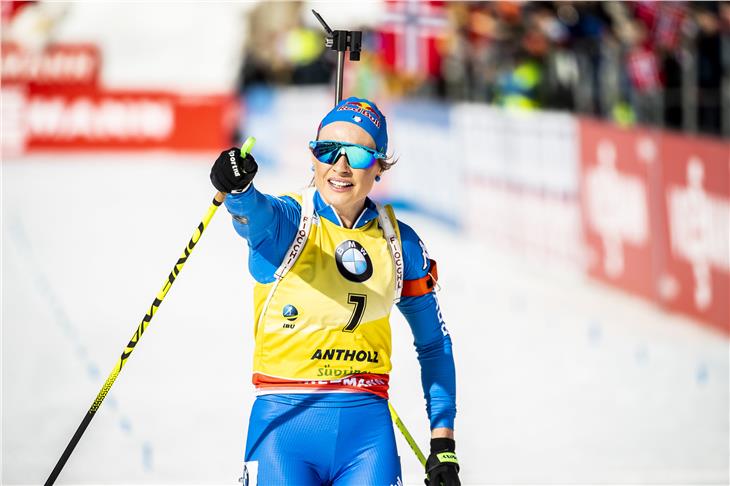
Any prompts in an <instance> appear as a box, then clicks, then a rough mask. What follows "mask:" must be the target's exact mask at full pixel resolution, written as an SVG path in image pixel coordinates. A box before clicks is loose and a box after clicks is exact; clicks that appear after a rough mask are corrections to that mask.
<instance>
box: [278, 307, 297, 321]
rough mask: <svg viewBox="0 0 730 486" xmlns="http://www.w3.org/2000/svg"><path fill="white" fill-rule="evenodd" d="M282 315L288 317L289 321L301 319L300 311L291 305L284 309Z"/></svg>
mask: <svg viewBox="0 0 730 486" xmlns="http://www.w3.org/2000/svg"><path fill="white" fill-rule="evenodd" d="M281 314H282V315H283V316H284V317H286V319H287V320H288V321H293V320H296V318H297V317H299V311H298V310H297V308H296V307H294V306H293V305H291V304H287V305H285V306H284V309H283V310H282V311H281Z"/></svg>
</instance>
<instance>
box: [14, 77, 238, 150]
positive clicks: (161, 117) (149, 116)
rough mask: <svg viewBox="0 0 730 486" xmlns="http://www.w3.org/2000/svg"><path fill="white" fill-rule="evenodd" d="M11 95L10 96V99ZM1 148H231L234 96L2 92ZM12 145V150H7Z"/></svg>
mask: <svg viewBox="0 0 730 486" xmlns="http://www.w3.org/2000/svg"><path fill="white" fill-rule="evenodd" d="M6 95H7V96H6ZM4 97H6V98H7V99H8V101H9V103H7V104H6V106H4V107H3V120H4V122H5V125H6V127H5V128H6V130H7V131H6V134H7V135H9V136H8V137H5V139H4V140H3V142H4V145H5V146H4V147H3V149H4V150H6V149H10V151H11V152H14V153H23V152H28V151H44V150H140V149H167V150H213V151H218V150H220V148H221V147H226V146H228V145H230V144H231V135H232V134H233V131H234V128H235V125H236V123H237V116H238V113H237V106H238V105H237V101H236V100H235V98H234V97H233V95H215V96H193V95H180V94H175V93H166V92H156V91H106V90H95V89H87V90H77V89H72V90H68V91H66V90H62V89H38V88H36V89H25V90H23V89H21V88H19V89H15V90H8V92H7V93H4ZM8 145H11V147H8Z"/></svg>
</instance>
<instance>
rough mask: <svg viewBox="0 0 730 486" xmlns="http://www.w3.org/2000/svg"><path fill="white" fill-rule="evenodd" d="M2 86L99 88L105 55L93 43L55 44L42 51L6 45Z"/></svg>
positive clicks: (4, 45) (4, 48) (3, 53)
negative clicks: (102, 60)
mask: <svg viewBox="0 0 730 486" xmlns="http://www.w3.org/2000/svg"><path fill="white" fill-rule="evenodd" d="M1 50H2V63H1V64H0V66H2V84H3V86H7V85H15V84H20V85H24V86H31V87H33V86H56V87H58V86H64V87H70V86H76V87H82V88H83V87H87V88H88V87H95V86H96V85H97V84H98V82H99V72H100V70H101V54H100V53H99V49H98V47H96V46H95V45H93V44H51V45H49V46H48V47H47V48H45V49H43V50H41V51H33V50H30V49H24V48H22V47H21V46H19V45H17V44H14V43H11V42H3V43H2V49H1Z"/></svg>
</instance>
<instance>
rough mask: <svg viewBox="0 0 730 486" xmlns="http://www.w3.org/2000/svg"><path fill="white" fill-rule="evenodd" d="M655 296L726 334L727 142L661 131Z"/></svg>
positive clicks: (729, 311)
mask: <svg viewBox="0 0 730 486" xmlns="http://www.w3.org/2000/svg"><path fill="white" fill-rule="evenodd" d="M659 154H660V160H661V162H662V164H661V177H660V181H659V182H660V184H661V190H660V197H661V200H660V201H659V202H660V204H658V205H657V206H658V209H659V210H660V215H661V218H662V222H663V225H662V226H663V227H664V228H666V233H665V234H663V235H660V236H661V237H660V238H657V239H656V240H657V245H658V246H660V248H659V249H658V250H659V252H660V254H661V255H662V256H663V261H662V273H661V275H660V281H659V283H660V285H659V289H660V295H659V296H660V299H661V301H662V303H663V304H664V305H665V306H667V307H668V308H669V309H671V310H675V311H680V312H683V313H685V314H689V315H691V316H694V317H697V318H699V319H700V320H701V321H702V322H705V323H707V324H708V325H710V326H711V327H714V328H716V329H718V330H720V331H723V332H725V333H728V334H730V248H729V247H728V239H730V143H726V142H722V141H717V140H710V139H702V138H692V137H688V136H681V135H669V134H666V135H663V136H662V143H661V146H660V150H659Z"/></svg>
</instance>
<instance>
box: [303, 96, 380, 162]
mask: <svg viewBox="0 0 730 486" xmlns="http://www.w3.org/2000/svg"><path fill="white" fill-rule="evenodd" d="M337 121H343V122H348V123H354V124H355V125H357V126H359V127H360V128H362V129H363V130H365V131H366V132H367V133H368V134H369V135H370V136H371V137H373V140H374V141H375V148H376V149H377V150H378V151H379V152H385V151H386V150H387V149H388V128H387V126H388V123H387V121H386V119H385V115H383V114H382V113H381V112H380V110H379V109H378V107H377V105H376V104H375V103H373V102H372V101H370V100H366V99H363V98H355V97H354V96H351V97H349V98H347V99H345V100H342V101H340V102H339V103H338V104H337V106H336V107H335V108H332V110H331V111H330V112H329V113H327V115H325V117H324V118H323V119H322V122H321V123H320V124H319V129H318V130H317V137H319V131H320V130H321V129H322V127H324V126H325V125H329V124H330V123H333V122H337Z"/></svg>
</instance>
